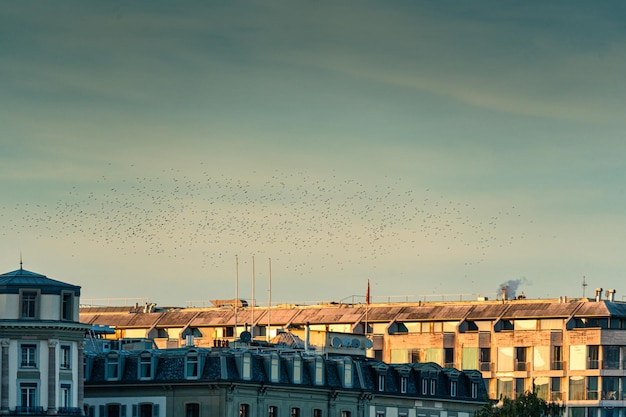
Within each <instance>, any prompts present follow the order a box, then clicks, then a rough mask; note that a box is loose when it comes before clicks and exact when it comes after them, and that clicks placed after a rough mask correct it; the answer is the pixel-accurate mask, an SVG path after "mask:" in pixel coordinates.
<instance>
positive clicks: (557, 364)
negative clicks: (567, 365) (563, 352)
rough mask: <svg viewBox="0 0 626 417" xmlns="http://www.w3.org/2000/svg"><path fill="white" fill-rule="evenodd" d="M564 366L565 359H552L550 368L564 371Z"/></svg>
mask: <svg viewBox="0 0 626 417" xmlns="http://www.w3.org/2000/svg"><path fill="white" fill-rule="evenodd" d="M563 368H564V367H563V361H552V363H551V364H550V369H551V370H553V371H562V370H563Z"/></svg>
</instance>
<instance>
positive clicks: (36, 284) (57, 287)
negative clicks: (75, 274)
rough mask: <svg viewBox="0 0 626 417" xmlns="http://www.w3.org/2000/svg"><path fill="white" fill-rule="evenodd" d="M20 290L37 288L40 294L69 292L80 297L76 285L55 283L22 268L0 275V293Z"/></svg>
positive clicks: (55, 281) (78, 288)
mask: <svg viewBox="0 0 626 417" xmlns="http://www.w3.org/2000/svg"><path fill="white" fill-rule="evenodd" d="M20 288H37V289H40V290H41V291H42V293H49V292H52V293H56V292H59V291H61V290H70V291H74V293H75V294H76V295H80V287H79V286H77V285H71V284H67V283H65V282H61V281H57V280H54V279H51V278H48V277H47V276H45V275H42V274H37V273H35V272H31V271H27V270H25V269H22V268H20V269H16V270H15V271H11V272H7V273H4V274H1V275H0V293H3V294H6V293H18V292H19V289H20Z"/></svg>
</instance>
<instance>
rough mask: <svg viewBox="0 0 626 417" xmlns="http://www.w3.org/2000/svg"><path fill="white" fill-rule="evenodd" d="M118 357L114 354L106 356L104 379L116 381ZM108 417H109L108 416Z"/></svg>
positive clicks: (118, 372)
mask: <svg viewBox="0 0 626 417" xmlns="http://www.w3.org/2000/svg"><path fill="white" fill-rule="evenodd" d="M119 365H120V357H119V356H118V355H116V354H112V355H109V356H107V358H106V379H108V380H113V379H118V378H119V375H120V366H119ZM109 417H110V416H109Z"/></svg>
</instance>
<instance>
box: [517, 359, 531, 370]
mask: <svg viewBox="0 0 626 417" xmlns="http://www.w3.org/2000/svg"><path fill="white" fill-rule="evenodd" d="M529 365H530V364H529V363H528V362H522V361H515V370H516V371H528V370H530V366H529Z"/></svg>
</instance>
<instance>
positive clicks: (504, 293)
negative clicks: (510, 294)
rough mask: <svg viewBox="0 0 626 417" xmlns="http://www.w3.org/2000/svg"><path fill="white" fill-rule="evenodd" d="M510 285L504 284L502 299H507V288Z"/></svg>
mask: <svg viewBox="0 0 626 417" xmlns="http://www.w3.org/2000/svg"><path fill="white" fill-rule="evenodd" d="M507 289H508V287H507V286H506V285H503V286H502V301H506V290H507Z"/></svg>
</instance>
